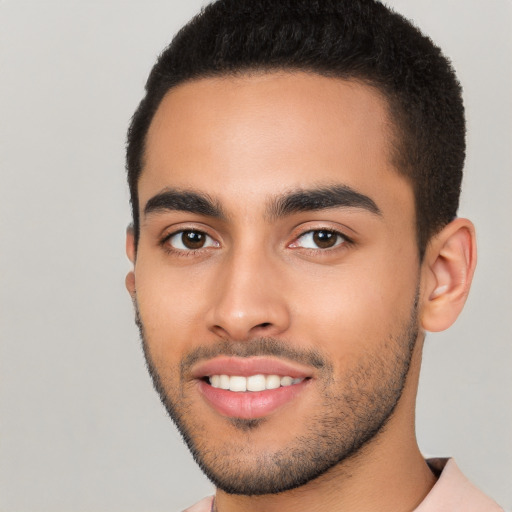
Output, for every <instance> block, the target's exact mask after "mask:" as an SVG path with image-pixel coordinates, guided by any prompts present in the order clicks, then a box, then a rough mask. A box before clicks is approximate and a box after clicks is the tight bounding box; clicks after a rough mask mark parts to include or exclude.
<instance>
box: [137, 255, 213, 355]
mask: <svg viewBox="0 0 512 512" xmlns="http://www.w3.org/2000/svg"><path fill="white" fill-rule="evenodd" d="M157 268H158V267H157V266H156V265H152V264H151V262H149V263H148V264H146V265H140V266H138V267H137V268H136V272H135V280H136V294H137V302H138V306H139V313H140V318H141V320H142V323H143V325H144V331H145V337H146V341H147V344H148V348H149V350H150V353H151V355H152V357H153V358H154V359H155V362H157V361H159V360H160V361H164V360H169V359H170V358H172V357H178V358H179V357H181V355H182V353H183V352H184V351H185V350H186V349H187V347H190V345H191V343H192V342H193V340H195V342H196V343H201V342H202V341H204V332H203V333H201V331H200V327H201V318H202V317H204V307H203V304H204V300H205V293H204V286H202V284H201V283H202V282H203V281H202V280H201V279H199V277H198V276H195V275H194V274H193V273H191V272H183V271H181V272H177V271H176V270H173V269H172V268H159V270H156V269H157Z"/></svg>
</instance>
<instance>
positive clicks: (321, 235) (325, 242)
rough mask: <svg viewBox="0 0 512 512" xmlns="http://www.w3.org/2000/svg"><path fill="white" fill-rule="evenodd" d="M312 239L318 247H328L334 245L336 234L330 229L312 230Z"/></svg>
mask: <svg viewBox="0 0 512 512" xmlns="http://www.w3.org/2000/svg"><path fill="white" fill-rule="evenodd" d="M313 241H314V242H315V244H316V245H317V246H318V247H319V248H320V249H329V248H330V247H334V246H335V245H336V242H337V241H338V235H337V234H336V233H333V232H332V231H313Z"/></svg>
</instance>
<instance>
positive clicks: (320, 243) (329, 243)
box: [292, 229, 347, 249]
mask: <svg viewBox="0 0 512 512" xmlns="http://www.w3.org/2000/svg"><path fill="white" fill-rule="evenodd" d="M346 241H347V239H346V238H345V237H344V236H343V235H342V234H341V233H338V232H337V231H330V230H328V229H315V230H312V231H308V232H307V233H304V234H303V235H301V236H300V237H299V238H298V239H297V241H296V242H294V243H293V244H292V247H302V248H304V249H331V248H333V247H336V246H338V245H341V244H342V243H344V242H346Z"/></svg>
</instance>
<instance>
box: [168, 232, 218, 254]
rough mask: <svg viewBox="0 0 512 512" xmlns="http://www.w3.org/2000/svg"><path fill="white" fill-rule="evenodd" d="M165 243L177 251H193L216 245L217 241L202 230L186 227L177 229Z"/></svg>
mask: <svg viewBox="0 0 512 512" xmlns="http://www.w3.org/2000/svg"><path fill="white" fill-rule="evenodd" d="M167 243H168V244H169V245H170V246H171V247H173V248H174V249H177V250H179V251H193V250H197V249H204V248H206V247H218V245H219V244H218V243H217V242H216V241H215V240H213V238H212V237H210V236H208V235H207V234H206V233H203V232H202V231H194V230H192V229H186V230H183V231H178V232H177V233H174V234H173V235H171V236H170V237H169V238H168V241H167Z"/></svg>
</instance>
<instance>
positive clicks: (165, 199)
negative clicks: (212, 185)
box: [144, 189, 226, 219]
mask: <svg viewBox="0 0 512 512" xmlns="http://www.w3.org/2000/svg"><path fill="white" fill-rule="evenodd" d="M166 211H184V212H190V213H196V214H198V215H206V216H207V217H215V218H218V219H224V218H225V217H226V216H225V215H224V213H223V211H222V208H221V207H220V205H219V204H218V203H217V202H216V201H214V200H213V199H212V198H211V197H209V196H208V195H206V194H202V193H200V192H192V191H189V190H176V189H165V190H163V191H162V192H160V193H158V194H156V195H155V196H153V197H152V198H151V199H149V201H148V202H147V203H146V206H145V207H144V216H145V217H147V216H148V215H150V214H152V213H162V212H166Z"/></svg>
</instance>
